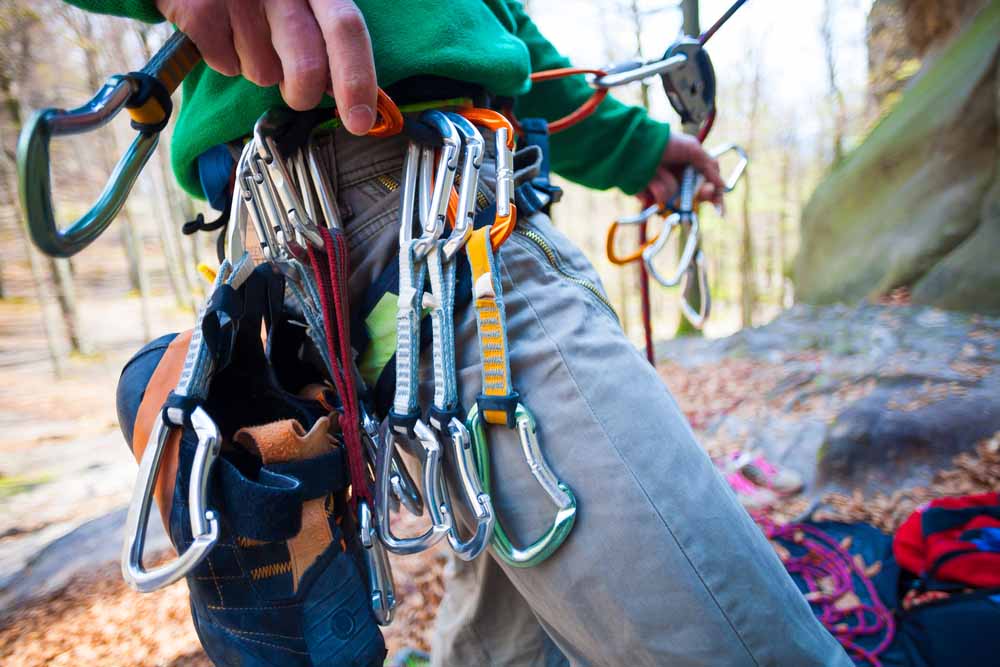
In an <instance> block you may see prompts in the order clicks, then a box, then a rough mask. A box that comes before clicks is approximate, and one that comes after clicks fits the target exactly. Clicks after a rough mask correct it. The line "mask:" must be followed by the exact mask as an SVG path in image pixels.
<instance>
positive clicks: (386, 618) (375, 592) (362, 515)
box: [358, 500, 396, 626]
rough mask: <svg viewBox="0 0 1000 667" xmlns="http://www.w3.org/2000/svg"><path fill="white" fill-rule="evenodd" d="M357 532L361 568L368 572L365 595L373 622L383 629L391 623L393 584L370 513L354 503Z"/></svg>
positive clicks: (388, 564)
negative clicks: (369, 605) (362, 563)
mask: <svg viewBox="0 0 1000 667" xmlns="http://www.w3.org/2000/svg"><path fill="white" fill-rule="evenodd" d="M358 532H359V534H360V541H361V547H362V551H363V552H364V557H365V566H366V569H367V570H368V593H369V594H370V595H371V604H372V612H373V613H374V615H375V622H376V623H378V624H379V625H382V626H386V625H389V624H390V623H392V615H393V613H394V612H395V610H396V583H395V581H394V580H393V577H392V564H391V563H390V562H389V555H388V554H387V553H386V552H385V549H384V548H383V545H382V543H381V542H380V541H379V539H378V534H377V532H376V531H375V522H374V520H373V519H372V510H371V508H370V507H368V503H367V502H365V501H363V500H360V501H358Z"/></svg>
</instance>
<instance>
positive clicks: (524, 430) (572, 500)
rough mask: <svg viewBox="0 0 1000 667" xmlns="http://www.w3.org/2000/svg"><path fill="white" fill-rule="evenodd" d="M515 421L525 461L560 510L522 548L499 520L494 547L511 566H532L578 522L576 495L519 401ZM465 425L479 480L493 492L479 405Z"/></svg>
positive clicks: (471, 411)
mask: <svg viewBox="0 0 1000 667" xmlns="http://www.w3.org/2000/svg"><path fill="white" fill-rule="evenodd" d="M514 420H515V428H516V429H517V436H518V440H520V443H521V452H522V454H523V455H524V460H525V461H526V462H527V464H528V468H529V469H530V470H531V474H532V475H533V476H534V477H535V479H536V480H537V481H538V484H539V485H540V486H541V487H542V489H543V490H544V491H545V493H546V494H547V495H548V496H549V498H550V499H551V500H552V502H553V503H554V504H555V506H556V508H557V511H556V515H555V517H554V518H553V520H552V525H551V527H549V529H548V530H547V531H545V533H544V534H543V535H542V536H541V537H539V538H538V539H537V540H535V541H534V542H533V543H531V544H530V545H528V546H526V547H523V548H518V547H515V546H514V544H513V543H512V542H511V540H510V538H509V537H508V536H507V532H506V531H505V530H504V529H503V526H502V525H501V524H500V522H499V521H496V523H495V525H494V528H493V550H494V552H495V553H496V555H497V557H498V558H500V560H502V561H503V562H505V563H507V564H508V565H510V566H511V567H533V566H535V565H538V564H539V563H541V562H542V561H544V560H545V559H546V558H548V557H549V556H551V555H552V554H553V552H555V550H556V549H558V548H559V547H560V546H561V545H562V543H563V542H564V541H565V540H566V538H567V537H568V536H569V534H570V532H571V531H572V530H573V525H574V524H575V523H576V496H574V495H573V491H572V490H571V489H570V488H569V486H567V485H566V484H564V483H563V482H561V481H559V480H558V479H557V478H556V476H555V474H554V473H553V472H552V469H551V468H549V465H548V463H546V462H545V456H544V455H543V454H542V450H541V447H540V446H539V444H538V436H537V434H536V426H535V418H534V416H533V415H532V414H531V413H530V412H528V409H527V408H525V407H524V406H523V405H521V404H520V403H518V404H517V407H516V409H515V413H514ZM466 426H467V427H468V429H469V432H470V433H472V444H473V446H474V448H475V459H476V467H477V468H478V470H479V479H480V480H482V483H483V490H484V491H485V492H486V493H490V450H489V443H488V441H487V437H486V422H485V420H484V419H483V418H482V415H481V413H480V411H479V406H478V405H473V406H472V409H471V410H470V411H469V416H468V418H467V419H466Z"/></svg>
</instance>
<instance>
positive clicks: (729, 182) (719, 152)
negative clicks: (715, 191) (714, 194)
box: [708, 143, 750, 192]
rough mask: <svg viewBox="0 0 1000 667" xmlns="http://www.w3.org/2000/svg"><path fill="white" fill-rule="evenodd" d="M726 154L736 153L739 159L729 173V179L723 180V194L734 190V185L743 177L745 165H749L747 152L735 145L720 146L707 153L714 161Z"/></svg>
mask: <svg viewBox="0 0 1000 667" xmlns="http://www.w3.org/2000/svg"><path fill="white" fill-rule="evenodd" d="M726 153H736V155H737V156H738V157H739V161H737V163H736V165H735V166H734V167H733V170H732V171H731V172H729V177H728V178H727V179H726V180H725V188H724V189H723V192H732V191H733V190H734V189H735V188H736V184H737V183H739V181H740V179H741V178H742V177H743V172H745V171H746V169H747V165H748V164H750V158H749V157H748V156H747V152H746V151H745V150H743V148H742V147H741V146H738V145H737V144H731V143H730V144H722V145H721V146H715V147H713V148H712V149H711V150H709V151H708V154H709V155H710V156H711V157H713V158H715V159H716V160H718V159H719V158H721V157H722V156H723V155H725V154H726Z"/></svg>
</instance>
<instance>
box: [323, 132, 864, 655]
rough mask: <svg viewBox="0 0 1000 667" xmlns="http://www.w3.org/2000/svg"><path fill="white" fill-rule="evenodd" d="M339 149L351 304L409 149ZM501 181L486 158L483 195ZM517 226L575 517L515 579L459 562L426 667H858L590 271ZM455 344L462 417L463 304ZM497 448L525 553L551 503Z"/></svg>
mask: <svg viewBox="0 0 1000 667" xmlns="http://www.w3.org/2000/svg"><path fill="white" fill-rule="evenodd" d="M491 145H492V144H491V141H489V140H487V146H491ZM334 146H335V156H336V164H337V168H336V171H337V173H336V175H335V181H336V183H335V185H336V187H337V189H338V200H339V203H340V206H341V209H342V213H343V217H344V221H345V223H346V228H347V232H348V236H349V238H350V245H351V262H352V266H353V267H354V271H353V274H352V276H351V281H350V286H351V297H352V303H354V304H357V303H360V299H361V296H362V295H363V294H364V292H365V289H366V288H367V287H368V285H369V284H370V283H371V282H372V281H373V280H374V279H375V277H377V276H378V275H379V274H380V273H381V272H382V270H383V269H384V268H385V267H386V265H387V264H388V263H389V262H394V261H396V259H395V256H396V244H397V238H398V237H397V234H398V225H399V221H398V214H397V211H398V207H399V195H398V192H395V191H392V190H391V189H389V188H387V187H386V186H385V179H384V178H380V177H384V176H386V175H388V176H391V177H394V178H395V179H396V180H397V182H398V178H399V176H400V172H401V170H402V158H403V153H404V149H405V139H403V138H401V137H396V138H393V139H371V138H357V137H352V136H349V135H347V134H346V133H344V132H343V131H339V132H338V134H337V135H336V136H335V142H334ZM492 170H493V160H492V156H487V159H486V160H485V162H484V169H483V178H484V180H485V181H487V183H485V184H484V186H488V185H489V182H490V181H491V174H492ZM482 189H483V190H484V191H487V190H490V189H491V188H490V187H482ZM487 194H489V193H488V192H487ZM587 223H588V221H586V220H574V221H573V224H587ZM518 224H519V229H521V230H522V231H523V230H530V231H531V232H534V234H528V235H525V234H518V233H515V234H513V235H512V236H511V238H510V239H509V240H508V241H507V243H506V244H505V245H504V246H503V248H502V249H501V250H500V252H499V264H500V270H501V274H502V275H501V277H502V282H503V290H504V300H505V302H506V309H507V323H508V328H509V339H510V357H511V370H512V377H513V381H514V384H515V387H516V388H517V390H518V391H519V392H520V393H521V398H522V402H523V403H524V405H526V406H527V407H528V408H529V409H530V410H531V411H532V412H533V413H534V414H535V416H536V418H537V420H538V429H539V433H538V434H539V438H540V441H541V445H542V448H543V450H544V452H545V456H546V458H547V460H548V462H549V464H550V465H551V467H552V469H553V470H554V471H555V473H556V475H557V476H558V477H559V478H560V479H561V480H563V481H565V482H566V483H567V484H568V485H569V486H570V487H571V488H572V489H573V491H574V493H575V495H576V497H577V500H578V503H579V515H578V519H577V522H576V527H575V528H574V530H573V532H572V534H571V535H570V537H569V538H568V539H567V541H566V542H565V544H563V546H562V547H561V548H560V549H559V550H558V551H556V553H555V554H554V555H553V556H552V557H551V558H550V559H549V560H547V561H546V562H544V563H542V564H541V565H540V566H538V567H535V568H528V569H513V568H510V567H508V566H507V565H505V564H503V563H501V562H498V561H497V560H496V559H495V558H494V557H493V556H492V555H484V556H482V557H480V558H478V559H477V560H475V561H474V562H471V563H466V562H462V561H460V560H457V559H455V558H450V559H449V562H448V565H447V567H446V589H447V590H446V593H445V597H444V600H443V602H442V604H441V607H440V611H439V613H438V620H437V626H436V629H435V632H434V639H433V652H432V654H433V664H434V665H447V666H449V667H453V666H457V667H481V666H485V665H492V666H497V667H499V666H504V667H514V666H518V667H520V666H524V667H528V666H529V665H530V666H543V665H545V666H548V665H553V666H554V665H594V666H596V665H607V666H625V667H643V666H649V667H666V666H669V667H694V666H704V667H708V666H711V667H730V666H732V667H736V666H740V667H743V666H747V667H749V666H754V665H760V666H763V665H769V666H774V667H778V666H780V667H813V666H815V667H819V666H844V667H847V666H849V665H850V664H851V662H850V660H849V659H848V657H847V656H846V654H845V653H844V652H843V650H842V649H841V648H840V646H839V644H838V643H837V642H836V640H835V639H834V638H833V637H832V636H831V635H830V634H828V633H827V632H826V630H824V629H823V627H822V626H821V625H820V624H819V623H818V622H817V620H816V619H815V618H814V617H813V615H812V613H811V612H810V610H809V607H808V605H807V604H806V602H805V600H804V599H803V597H802V595H800V594H799V592H798V590H797V589H796V588H795V586H794V585H793V583H792V581H791V579H789V577H788V576H787V574H786V573H785V571H784V569H783V568H782V565H781V563H780V562H779V560H778V558H777V557H776V555H775V553H774V551H773V549H772V548H771V547H770V545H769V544H768V542H767V541H766V540H765V538H764V537H763V535H762V534H761V531H760V530H759V529H758V528H757V527H756V526H755V525H754V523H753V522H752V521H751V520H750V518H749V516H748V515H747V514H746V512H745V511H744V510H743V509H742V507H741V506H740V505H739V503H738V502H737V500H736V498H735V497H734V495H733V493H732V492H731V490H730V489H729V487H728V485H727V484H726V483H725V482H724V481H723V480H722V479H721V477H720V476H719V475H718V474H717V473H716V470H715V468H714V466H713V465H712V463H711V461H710V460H709V458H708V457H707V456H706V454H705V453H704V451H703V450H702V449H701V448H700V447H699V446H698V443H697V442H696V441H695V438H694V435H693V434H692V432H691V429H690V427H689V426H688V424H687V422H686V421H685V418H684V416H683V415H682V414H681V411H680V410H679V409H678V406H677V404H676V402H675V401H674V400H673V398H672V397H671V396H670V394H669V393H668V391H667V389H666V387H665V386H664V384H663V382H662V380H661V379H660V378H659V377H658V376H657V374H656V372H655V371H654V370H653V368H651V367H650V366H649V364H648V363H647V362H646V360H645V359H644V358H643V356H642V355H641V354H640V353H639V352H638V351H637V350H636V348H635V347H634V346H633V345H632V344H631V343H630V342H629V341H628V340H627V339H626V337H625V335H624V334H623V332H622V329H621V327H620V326H619V324H618V321H617V319H616V317H615V315H614V313H613V312H612V311H611V310H610V308H609V307H608V306H607V305H606V304H605V303H604V300H605V298H602V297H603V289H602V288H600V281H599V279H598V277H597V275H596V273H595V272H594V269H593V267H592V266H591V264H590V263H589V262H588V261H587V259H586V258H585V257H584V256H583V254H582V253H581V252H580V251H579V250H578V249H577V248H576V247H574V246H573V244H572V243H570V241H569V240H568V239H567V238H566V237H565V236H563V234H561V233H560V232H559V231H558V230H557V229H556V228H555V227H554V226H553V225H552V223H551V221H550V220H549V219H548V218H547V217H546V216H545V215H542V214H536V215H533V216H530V217H527V218H526V219H524V218H523V219H521V220H520V221H519V223H518ZM592 224H599V222H597V221H594V222H593V223H592ZM531 237H534V240H533V239H532V238H531ZM539 238H541V239H544V242H545V244H546V245H548V246H549V247H550V248H551V249H552V250H553V251H554V253H555V256H556V261H557V263H558V264H559V265H560V268H558V269H557V268H556V267H554V266H553V264H552V263H551V261H550V258H549V257H548V256H547V254H546V253H545V252H544V251H543V250H542V249H541V247H540V246H539V245H538V243H536V241H537V240H538V239H539ZM461 261H464V258H463V259H462V260H461ZM570 276H572V277H575V278H577V280H574V279H573V278H571V277H570ZM580 279H582V281H585V282H589V283H592V284H593V285H595V286H598V289H597V291H596V293H595V292H594V291H591V290H589V289H587V288H586V287H584V286H582V285H581V280H580ZM456 338H457V367H458V369H459V388H460V392H461V398H462V401H463V405H465V406H466V407H468V406H470V405H472V404H473V402H474V399H475V396H476V394H477V393H478V391H479V388H480V384H481V378H480V369H479V349H478V343H477V339H476V324H475V314H474V312H473V309H472V308H471V307H469V308H466V309H465V310H464V312H458V313H456ZM429 356H430V355H429V352H428V353H427V354H426V357H427V358H426V359H425V361H424V366H423V375H422V377H423V379H424V386H423V387H422V392H426V394H425V395H424V400H423V404H424V405H429V404H430V396H431V386H430V383H431V373H430V368H429ZM490 446H491V457H492V464H493V465H492V469H493V475H494V483H493V503H494V507H495V509H496V511H497V514H498V516H499V518H500V520H501V521H502V522H503V525H504V527H505V528H506V529H507V532H508V534H510V535H511V539H512V540H513V541H514V542H515V544H527V543H529V542H531V541H533V540H534V539H535V538H536V537H537V536H539V535H540V534H541V533H542V532H543V531H544V530H545V529H546V528H547V527H548V525H549V523H550V522H551V516H552V511H553V506H552V504H551V502H550V501H549V500H548V498H547V496H545V495H544V493H543V492H542V490H541V489H540V488H539V487H538V485H537V484H536V482H535V480H534V478H533V477H532V476H531V474H530V473H529V471H528V468H527V465H526V464H525V462H524V460H523V458H522V456H521V450H520V447H519V445H518V442H517V438H516V434H515V433H514V432H513V431H507V430H505V429H492V430H491V434H490ZM415 478H417V479H419V477H418V476H416V475H415ZM452 496H453V497H455V498H458V497H459V496H458V494H457V493H452ZM456 512H457V513H458V518H459V521H460V523H464V525H463V532H464V534H468V531H470V530H471V521H470V516H469V515H468V513H467V512H465V513H463V512H462V507H461V505H460V504H457V505H456Z"/></svg>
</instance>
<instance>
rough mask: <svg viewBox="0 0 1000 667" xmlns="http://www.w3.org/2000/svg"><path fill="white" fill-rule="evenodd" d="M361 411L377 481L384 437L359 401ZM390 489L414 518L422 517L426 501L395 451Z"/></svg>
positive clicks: (373, 472)
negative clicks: (381, 444)
mask: <svg viewBox="0 0 1000 667" xmlns="http://www.w3.org/2000/svg"><path fill="white" fill-rule="evenodd" d="M359 408H360V411H361V433H362V436H363V440H364V443H365V449H366V451H367V452H368V459H369V462H370V463H371V472H372V477H373V478H374V479H377V475H376V474H375V473H376V470H377V467H376V466H377V462H378V451H379V448H380V445H379V443H380V442H381V440H382V435H381V433H380V429H379V423H378V421H377V420H376V419H375V418H374V417H372V416H371V414H369V412H368V408H366V407H365V405H364V403H363V402H360V401H359ZM389 488H390V489H392V496H393V498H394V499H395V500H396V501H398V502H399V503H400V504H401V505H402V506H403V507H405V508H406V509H407V510H408V511H409V512H410V514H412V515H413V516H420V515H421V514H423V513H424V499H423V497H422V496H421V495H420V491H419V490H418V489H417V485H416V484H415V483H414V482H413V478H412V477H410V473H409V471H408V470H407V469H406V465H405V464H404V463H403V459H402V458H400V456H399V452H397V451H396V450H395V449H394V450H393V452H392V468H391V471H390V474H389Z"/></svg>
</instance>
